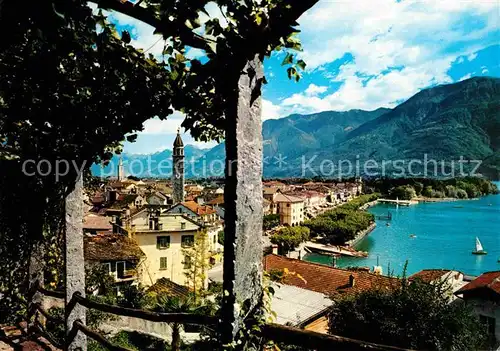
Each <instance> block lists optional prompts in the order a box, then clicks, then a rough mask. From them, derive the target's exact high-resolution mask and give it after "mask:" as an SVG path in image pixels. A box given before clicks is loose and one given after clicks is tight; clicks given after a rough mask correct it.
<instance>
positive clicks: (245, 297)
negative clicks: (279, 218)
mask: <svg viewBox="0 0 500 351" xmlns="http://www.w3.org/2000/svg"><path fill="white" fill-rule="evenodd" d="M262 77H263V69H262V61H261V60H260V58H259V57H258V56H255V58H254V59H253V60H250V61H248V62H247V63H246V64H245V67H244V69H243V71H242V72H241V73H240V77H239V79H238V82H237V88H236V90H235V91H234V95H233V97H232V99H229V100H230V103H234V104H233V106H232V107H230V108H229V109H228V111H227V113H226V140H225V142H226V184H225V189H224V203H225V208H226V213H225V218H224V222H225V229H224V236H225V238H224V240H225V241H224V295H225V297H224V301H223V307H222V308H223V312H222V313H223V325H222V329H221V331H222V336H223V341H224V342H231V341H232V340H233V339H234V336H235V335H236V333H237V332H238V330H239V328H240V326H241V323H242V318H241V316H240V314H241V313H240V309H241V308H242V306H243V304H246V305H248V306H249V308H250V309H253V308H255V307H256V306H257V305H258V304H259V302H260V301H261V298H262V216H263V215H262V214H263V211H262V123H261V98H260V86H261V83H262ZM233 99H234V101H233Z"/></svg>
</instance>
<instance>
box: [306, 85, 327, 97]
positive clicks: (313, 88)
mask: <svg viewBox="0 0 500 351" xmlns="http://www.w3.org/2000/svg"><path fill="white" fill-rule="evenodd" d="M327 90H328V87H327V86H318V85H316V84H309V86H308V87H307V89H306V91H305V94H306V95H309V96H316V95H319V94H323V93H324V92H326V91H327Z"/></svg>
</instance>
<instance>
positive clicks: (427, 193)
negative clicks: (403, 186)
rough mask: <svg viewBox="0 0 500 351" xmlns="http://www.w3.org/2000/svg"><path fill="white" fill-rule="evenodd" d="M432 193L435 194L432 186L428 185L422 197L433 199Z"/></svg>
mask: <svg viewBox="0 0 500 351" xmlns="http://www.w3.org/2000/svg"><path fill="white" fill-rule="evenodd" d="M432 193H433V190H432V186H430V185H428V186H426V187H425V188H424V190H422V196H425V197H432Z"/></svg>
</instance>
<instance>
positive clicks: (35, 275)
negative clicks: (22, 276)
mask: <svg viewBox="0 0 500 351" xmlns="http://www.w3.org/2000/svg"><path fill="white" fill-rule="evenodd" d="M43 250H44V249H43V243H37V244H35V247H33V248H32V252H31V255H30V265H29V291H30V293H33V292H34V293H33V295H32V296H29V297H30V298H31V301H29V303H30V305H31V304H36V303H40V304H41V303H42V300H43V295H42V294H41V293H39V292H38V291H33V290H34V288H35V286H43V269H44V264H43V262H44V260H43ZM28 311H31V309H28ZM32 317H33V316H28V319H27V320H28V322H29V324H30V326H31V325H33V323H34V321H35V319H34V318H32ZM40 319H41V320H43V318H40Z"/></svg>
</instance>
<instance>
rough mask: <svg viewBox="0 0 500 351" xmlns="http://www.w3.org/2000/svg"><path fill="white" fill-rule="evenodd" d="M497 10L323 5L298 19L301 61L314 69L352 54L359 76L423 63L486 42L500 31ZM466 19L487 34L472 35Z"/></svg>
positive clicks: (362, 2) (486, 4)
mask: <svg viewBox="0 0 500 351" xmlns="http://www.w3.org/2000/svg"><path fill="white" fill-rule="evenodd" d="M498 6H499V5H498V2H496V1H435V0H406V1H400V2H395V1H394V0H358V1H351V2H339V1H320V2H319V3H318V4H317V5H316V6H315V7H313V8H312V9H311V10H309V11H308V12H306V13H305V14H304V15H303V16H302V17H301V18H300V19H299V23H300V25H301V30H302V36H301V38H302V41H303V45H304V50H305V51H304V54H303V57H304V59H305V60H306V62H307V64H308V68H310V69H314V68H317V67H319V66H321V65H324V64H326V63H329V62H333V61H334V60H336V59H340V58H342V57H343V56H344V55H345V54H346V53H350V54H352V55H353V56H354V58H355V60H356V63H357V70H358V71H359V72H363V73H365V74H368V75H372V74H378V73H379V72H381V71H383V70H384V69H387V68H390V67H394V66H406V65H412V64H420V63H424V62H426V61H428V60H431V59H433V58H435V57H436V56H437V55H441V54H442V53H443V51H445V50H446V49H448V48H449V47H448V46H449V45H450V44H451V43H453V42H455V41H463V42H464V43H465V42H474V41H478V40H479V41H483V40H485V39H484V38H485V34H487V33H492V32H493V31H497V30H498ZM495 12H496V13H495ZM466 16H469V17H474V19H480V20H481V21H482V22H484V24H485V25H484V28H481V29H480V30H476V31H472V32H471V33H468V32H467V28H468V27H467V21H464V18H465V17H466ZM490 40H491V41H492V42H493V41H494V39H493V38H492V39H490ZM462 47H469V45H462ZM471 53H472V52H465V53H462V54H463V55H469V54H471ZM457 56H458V55H457Z"/></svg>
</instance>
